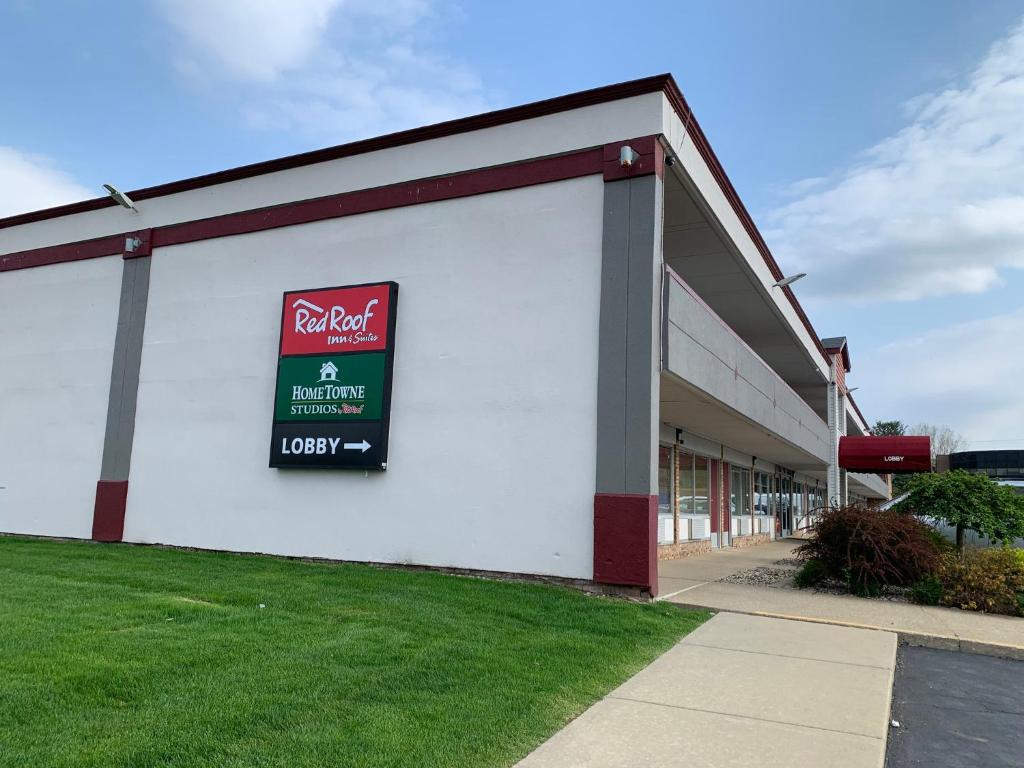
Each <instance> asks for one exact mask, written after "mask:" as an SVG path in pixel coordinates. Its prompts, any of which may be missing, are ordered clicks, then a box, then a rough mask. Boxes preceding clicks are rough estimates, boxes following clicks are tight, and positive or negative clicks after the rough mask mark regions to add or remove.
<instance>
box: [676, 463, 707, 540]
mask: <svg viewBox="0 0 1024 768" xmlns="http://www.w3.org/2000/svg"><path fill="white" fill-rule="evenodd" d="M676 457H677V459H676V472H677V473H678V477H679V485H678V488H679V496H678V504H679V540H680V541H685V540H687V539H708V538H711V515H710V514H709V504H708V486H709V485H710V484H709V482H708V460H707V459H706V458H704V457H703V456H695V455H694V454H692V453H689V452H687V451H677V453H676Z"/></svg>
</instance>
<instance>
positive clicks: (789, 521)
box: [776, 475, 793, 537]
mask: <svg viewBox="0 0 1024 768" xmlns="http://www.w3.org/2000/svg"><path fill="white" fill-rule="evenodd" d="M792 482H793V481H792V480H790V479H789V478H788V477H786V476H785V475H780V476H779V477H778V482H777V483H776V486H777V487H778V489H779V493H778V504H777V505H776V506H777V509H778V512H779V527H780V528H781V529H782V536H783V537H786V536H789V535H790V534H792V533H793V503H792V502H793V498H792Z"/></svg>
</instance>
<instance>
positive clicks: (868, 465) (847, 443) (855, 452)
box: [839, 435, 932, 472]
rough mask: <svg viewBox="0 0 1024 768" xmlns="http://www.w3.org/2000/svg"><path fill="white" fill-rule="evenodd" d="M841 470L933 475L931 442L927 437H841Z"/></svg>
mask: <svg viewBox="0 0 1024 768" xmlns="http://www.w3.org/2000/svg"><path fill="white" fill-rule="evenodd" d="M839 466H840V467H842V468H843V469H849V470H852V471H854V472H931V470H932V450H931V438H930V437H928V436H927V435H924V436H920V437H919V436H916V435H912V436H908V435H893V436H881V435H865V436H863V437H858V436H844V437H840V438H839Z"/></svg>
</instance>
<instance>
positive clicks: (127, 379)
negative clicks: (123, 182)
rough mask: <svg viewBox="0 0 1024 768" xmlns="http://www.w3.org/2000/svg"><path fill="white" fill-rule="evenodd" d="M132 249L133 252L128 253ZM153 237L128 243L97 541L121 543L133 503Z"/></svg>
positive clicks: (94, 529) (130, 239)
mask: <svg viewBox="0 0 1024 768" xmlns="http://www.w3.org/2000/svg"><path fill="white" fill-rule="evenodd" d="M129 247H130V248H131V250H128V248H129ZM151 258H152V256H151V250H150V237H149V232H142V233H136V234H135V235H131V236H129V237H128V238H127V242H126V251H125V253H124V267H123V270H122V272H121V303H120V308H119V310H118V315H117V335H116V336H115V338H114V359H113V363H112V365H111V371H110V394H109V398H108V400H107V426H106V432H105V434H104V437H103V461H102V464H101V466H100V479H99V481H98V482H97V483H96V504H95V507H94V508H93V518H92V537H93V539H95V540H96V541H121V539H122V536H123V535H124V514H125V508H126V506H127V501H128V473H129V469H130V467H131V459H132V442H133V440H134V437H135V407H136V403H137V401H138V394H139V368H140V366H141V364H142V340H143V332H144V330H145V325H146V307H147V304H148V302H149V269H150V260H151Z"/></svg>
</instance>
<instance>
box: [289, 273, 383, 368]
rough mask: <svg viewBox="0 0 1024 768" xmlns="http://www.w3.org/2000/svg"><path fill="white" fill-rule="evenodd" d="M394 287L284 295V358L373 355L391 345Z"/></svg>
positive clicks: (368, 286) (353, 288)
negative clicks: (345, 353)
mask: <svg viewBox="0 0 1024 768" xmlns="http://www.w3.org/2000/svg"><path fill="white" fill-rule="evenodd" d="M393 285H394V284H393V283H375V284H372V285H357V286H353V287H350V288H322V289H320V290H315V291H292V292H290V293H286V294H285V295H284V317H283V319H282V325H281V354H282V355H309V354H329V353H334V352H373V351H375V350H382V349H386V348H387V345H388V316H389V310H390V306H389V303H390V300H391V293H392V286H393Z"/></svg>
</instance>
